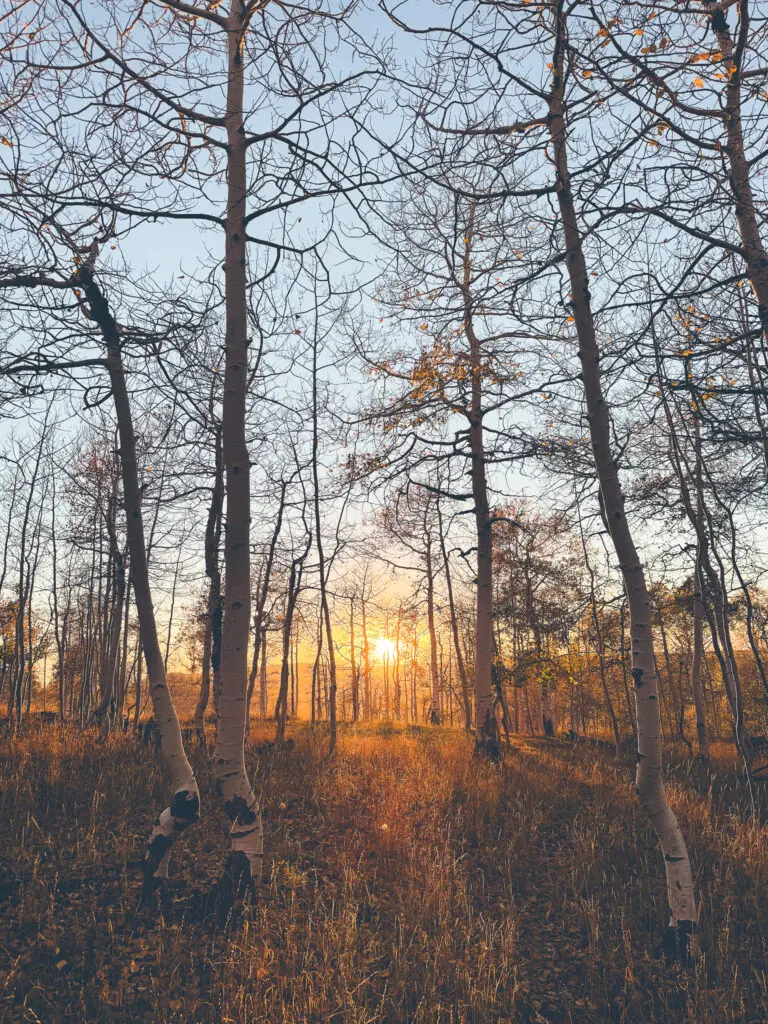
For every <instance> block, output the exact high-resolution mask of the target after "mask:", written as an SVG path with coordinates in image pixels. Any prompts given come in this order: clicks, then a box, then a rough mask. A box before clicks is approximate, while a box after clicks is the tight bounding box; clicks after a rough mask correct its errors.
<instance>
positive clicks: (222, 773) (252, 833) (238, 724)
mask: <svg viewBox="0 0 768 1024" xmlns="http://www.w3.org/2000/svg"><path fill="white" fill-rule="evenodd" d="M246 17H247V10H246V8H245V7H244V6H243V5H241V4H235V3H233V4H232V5H231V7H230V12H229V16H228V18H227V41H228V64H229V66H228V74H227V101H226V116H225V121H226V129H227V145H228V149H227V210H226V220H225V225H224V230H225V233H226V245H225V255H224V294H225V306H226V315H225V320H226V328H225V349H226V353H225V366H224V402H223V409H222V456H223V459H224V467H225V485H226V497H227V513H226V514H227V518H226V531H225V545H224V571H225V606H224V615H223V620H222V634H221V694H220V696H219V706H218V708H217V728H216V753H215V758H214V765H215V773H216V780H217V782H218V787H219V792H220V793H221V795H222V797H223V799H224V810H225V812H226V814H227V817H228V818H229V819H230V820H231V822H232V830H231V834H230V838H231V844H232V849H231V853H230V857H229V859H228V862H227V871H226V874H225V887H226V888H227V889H228V887H229V886H231V893H232V894H233V895H234V894H235V893H239V892H241V891H244V890H245V889H246V888H249V887H250V886H251V885H252V884H253V882H254V881H260V880H261V872H262V864H263V857H264V831H263V827H262V821H261V808H260V807H259V803H258V800H257V799H256V796H255V794H254V792H253V789H252V788H251V783H250V780H249V778H248V773H247V771H246V768H245V724H246V716H247V713H248V700H247V697H248V641H249V638H250V631H251V578H250V522H251V516H250V509H251V490H250V479H251V472H250V459H249V456H248V449H247V446H246V441H245V403H246V392H247V387H248V304H247V281H246V274H247V270H246V241H245V230H246V229H245V215H246V196H247V175H246V148H245V129H244V125H243V89H244V73H243V47H244V41H245V33H246V31H247V27H248V26H247V22H246V20H245V19H246ZM229 895H230V892H229V891H225V893H224V896H225V902H227V901H228V897H229Z"/></svg>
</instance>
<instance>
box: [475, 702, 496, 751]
mask: <svg viewBox="0 0 768 1024" xmlns="http://www.w3.org/2000/svg"><path fill="white" fill-rule="evenodd" d="M475 757H485V758H487V759H488V760H489V761H490V762H491V763H492V764H499V763H500V762H501V748H500V746H499V730H498V727H497V725H496V716H495V715H494V714H493V712H492V711H490V710H488V711H487V712H486V715H485V721H484V722H483V725H482V728H481V729H480V732H479V734H478V736H477V738H476V739H475Z"/></svg>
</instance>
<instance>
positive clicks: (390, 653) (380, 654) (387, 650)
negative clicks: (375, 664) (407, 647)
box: [373, 636, 397, 661]
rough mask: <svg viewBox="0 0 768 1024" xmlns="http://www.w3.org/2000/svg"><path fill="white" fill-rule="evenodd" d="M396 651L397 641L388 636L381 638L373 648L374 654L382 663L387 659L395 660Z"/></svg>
mask: <svg viewBox="0 0 768 1024" xmlns="http://www.w3.org/2000/svg"><path fill="white" fill-rule="evenodd" d="M396 650H397V644H396V643H395V641H394V640H390V639H389V637H386V636H380V637H379V639H378V640H377V641H376V643H375V644H374V648H373V651H374V654H375V655H376V657H377V658H378V659H379V660H380V661H384V659H385V658H393V657H394V655H395V651H396Z"/></svg>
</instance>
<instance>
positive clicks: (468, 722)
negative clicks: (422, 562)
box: [437, 502, 472, 732]
mask: <svg viewBox="0 0 768 1024" xmlns="http://www.w3.org/2000/svg"><path fill="white" fill-rule="evenodd" d="M437 526H438V530H439V532H440V553H441V554H442V556H443V565H444V566H445V586H446V589H447V591H448V611H449V613H450V616H451V634H452V636H453V649H454V651H455V652H456V669H457V671H458V673H459V685H460V686H461V702H462V705H463V708H464V728H465V729H466V731H467V732H469V731H470V730H471V729H472V700H471V697H470V693H469V680H468V679H467V670H466V666H465V664H464V655H463V654H462V651H461V643H460V641H459V623H458V619H457V617H456V602H455V600H454V596H453V580H452V578H451V566H450V562H449V560H448V551H447V549H446V544H445V534H444V532H443V515H442V512H441V510H440V503H439V502H438V505H437Z"/></svg>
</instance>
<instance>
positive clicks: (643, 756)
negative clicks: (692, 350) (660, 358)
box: [547, 0, 697, 959]
mask: <svg viewBox="0 0 768 1024" xmlns="http://www.w3.org/2000/svg"><path fill="white" fill-rule="evenodd" d="M563 8H564V0H557V4H556V7H555V25H554V31H555V41H554V54H553V60H552V89H551V92H550V94H549V97H548V105H549V116H548V118H547V126H548V130H549V136H550V139H551V143H552V157H553V162H554V167H555V175H556V182H555V184H556V191H557V200H558V206H559V209H560V218H561V222H562V228H563V234H564V240H565V264H566V267H567V269H568V276H569V279H570V285H571V294H572V301H573V314H574V319H575V324H576V332H577V336H578V344H579V359H580V362H581V375H582V381H583V384H584V397H585V401H586V408H587V419H588V422H589V433H590V440H591V442H592V452H593V456H594V460H595V469H596V471H597V477H598V481H599V484H600V492H601V495H602V500H603V504H604V509H605V517H606V520H607V523H608V529H609V532H610V536H611V539H612V541H613V544H614V547H615V549H616V554H617V556H618V559H619V564H620V566H621V572H622V576H623V579H624V588H625V590H626V594H627V602H628V605H629V611H630V630H631V637H632V677H633V679H634V689H635V704H636V708H637V730H638V742H637V748H638V749H637V774H636V786H637V792H638V796H639V798H640V801H641V803H642V805H643V807H644V808H645V810H646V811H647V813H648V815H649V817H650V819H651V822H652V823H653V826H654V829H655V831H656V835H657V836H658V839H659V842H660V845H661V849H662V853H663V855H664V866H665V869H666V874H667V893H668V898H669V907H670V923H669V929H668V931H667V934H666V936H665V948H666V950H667V951H668V954H669V955H676V956H678V957H680V958H682V959H687V957H688V955H689V952H690V950H691V947H692V945H693V942H694V939H693V935H694V932H695V930H696V917H697V911H696V902H695V898H694V890H693V877H692V873H691V863H690V859H689V857H688V850H687V848H686V845H685V841H684V839H683V835H682V832H681V831H680V826H679V825H678V823H677V819H676V818H675V815H674V814H673V813H672V810H671V808H670V806H669V803H668V802H667V797H666V793H665V792H664V781H663V778H662V755H661V737H660V735H659V732H660V721H659V702H658V687H657V679H656V667H655V658H654V649H653V632H652V627H651V617H652V611H651V601H650V597H649V594H648V588H647V586H646V582H645V573H644V571H643V567H642V564H641V562H640V559H639V557H638V554H637V550H636V548H635V544H634V540H633V538H632V534H631V531H630V528H629V524H628V522H627V518H626V515H625V512H624V495H623V492H622V489H621V483H620V480H619V474H618V467H617V465H616V461H615V458H614V454H613V451H612V446H611V426H610V417H609V409H608V404H607V402H606V400H605V397H604V395H603V390H602V384H601V380H600V365H599V363H600V348H599V345H598V341H597V335H596V331H595V324H594V320H593V317H592V306H591V300H590V293H589V275H588V273H587V266H586V261H585V258H584V251H583V247H582V240H581V234H580V231H579V224H578V219H577V216H576V210H575V206H574V202H573V194H572V191H571V182H570V175H569V171H568V154H567V137H566V124H565V107H564V96H565V61H566V45H567V44H566V38H567V35H566V14H565V12H564V9H563Z"/></svg>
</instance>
